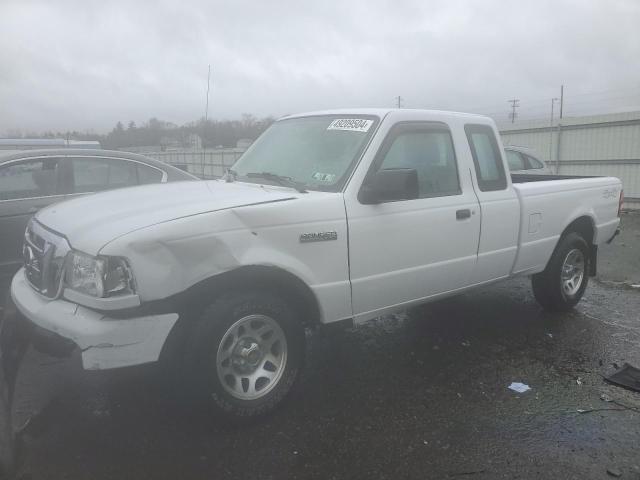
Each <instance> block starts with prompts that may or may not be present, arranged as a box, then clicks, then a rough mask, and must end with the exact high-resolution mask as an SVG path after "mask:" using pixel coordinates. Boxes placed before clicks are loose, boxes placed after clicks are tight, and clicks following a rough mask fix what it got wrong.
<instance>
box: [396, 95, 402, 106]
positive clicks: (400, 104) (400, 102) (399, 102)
mask: <svg viewBox="0 0 640 480" xmlns="http://www.w3.org/2000/svg"><path fill="white" fill-rule="evenodd" d="M396 100H397V101H398V108H402V97H401V96H400V95H398V96H397V97H396Z"/></svg>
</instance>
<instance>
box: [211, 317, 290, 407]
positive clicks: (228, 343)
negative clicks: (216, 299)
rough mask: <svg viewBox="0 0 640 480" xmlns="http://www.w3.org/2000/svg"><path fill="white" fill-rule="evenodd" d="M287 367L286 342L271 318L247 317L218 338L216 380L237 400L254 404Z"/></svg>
mask: <svg viewBox="0 0 640 480" xmlns="http://www.w3.org/2000/svg"><path fill="white" fill-rule="evenodd" d="M286 364H287V338H286V337H285V334H284V331H283V330H282V328H280V325H278V322H276V321H275V320H274V319H273V318H271V317H268V316H266V315H249V316H246V317H243V318H241V319H240V320H238V321H237V322H235V323H234V324H233V325H231V327H229V329H228V330H227V331H226V332H225V334H224V335H223V336H222V341H221V342H220V344H219V345H218V353H217V355H216V367H217V372H218V379H219V380H220V383H221V384H222V386H223V388H224V389H225V390H226V391H227V392H228V393H229V394H230V395H232V396H234V397H235V398H238V399H240V400H255V399H258V398H261V397H263V396H265V395H266V394H267V393H269V392H270V391H271V390H272V389H273V388H274V387H275V386H276V385H277V384H278V381H280V378H281V377H282V373H283V372H284V369H285V366H286Z"/></svg>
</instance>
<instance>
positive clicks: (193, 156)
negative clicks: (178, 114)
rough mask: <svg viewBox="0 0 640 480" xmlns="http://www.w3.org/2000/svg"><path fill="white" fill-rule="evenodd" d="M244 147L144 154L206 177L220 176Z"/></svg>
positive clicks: (238, 156) (240, 153) (241, 152)
mask: <svg viewBox="0 0 640 480" xmlns="http://www.w3.org/2000/svg"><path fill="white" fill-rule="evenodd" d="M244 151H245V149H244V148H219V149H214V150H202V151H193V152H147V153H145V154H144V155H145V156H147V157H151V158H155V159H157V160H160V161H162V162H165V163H168V164H170V165H173V166H175V167H178V168H180V169H182V170H185V171H187V172H189V173H191V174H193V175H196V176H197V177H200V178H204V179H211V178H219V177H221V176H222V175H223V174H224V172H225V171H226V169H227V168H229V167H231V166H232V165H233V164H234V163H235V161H236V160H237V159H238V158H240V156H241V155H242V154H243V153H244Z"/></svg>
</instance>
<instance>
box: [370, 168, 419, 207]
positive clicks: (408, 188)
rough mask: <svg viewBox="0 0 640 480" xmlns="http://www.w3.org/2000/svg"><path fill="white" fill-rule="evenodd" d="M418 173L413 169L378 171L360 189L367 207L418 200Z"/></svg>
mask: <svg viewBox="0 0 640 480" xmlns="http://www.w3.org/2000/svg"><path fill="white" fill-rule="evenodd" d="M418 193H419V188H418V172H417V171H416V170H415V169H413V168H390V169H386V170H378V171H377V172H376V173H375V174H374V175H373V176H372V177H370V178H369V179H368V180H367V181H366V183H365V184H364V185H363V186H362V188H361V189H360V193H359V194H358V199H359V200H360V202H361V203H364V204H365V205H372V204H376V203H382V202H393V201H397V200H413V199H416V198H418Z"/></svg>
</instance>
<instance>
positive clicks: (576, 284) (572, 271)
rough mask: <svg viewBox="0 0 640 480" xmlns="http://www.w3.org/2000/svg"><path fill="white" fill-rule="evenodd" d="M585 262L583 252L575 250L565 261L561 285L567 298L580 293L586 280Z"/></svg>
mask: <svg viewBox="0 0 640 480" xmlns="http://www.w3.org/2000/svg"><path fill="white" fill-rule="evenodd" d="M584 269H585V261H584V254H583V253H582V250H580V249H577V248H574V249H573V250H571V251H570V252H569V253H567V256H566V257H565V259H564V263H563V264H562V273H561V283H562V292H563V293H564V294H565V295H566V296H573V295H575V294H576V293H578V290H580V287H581V286H582V280H583V278H584Z"/></svg>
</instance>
